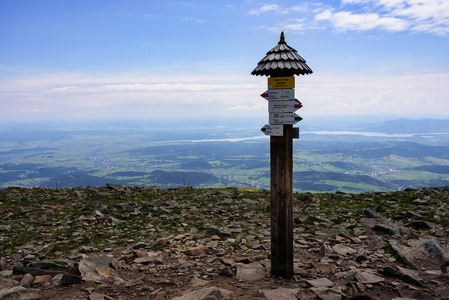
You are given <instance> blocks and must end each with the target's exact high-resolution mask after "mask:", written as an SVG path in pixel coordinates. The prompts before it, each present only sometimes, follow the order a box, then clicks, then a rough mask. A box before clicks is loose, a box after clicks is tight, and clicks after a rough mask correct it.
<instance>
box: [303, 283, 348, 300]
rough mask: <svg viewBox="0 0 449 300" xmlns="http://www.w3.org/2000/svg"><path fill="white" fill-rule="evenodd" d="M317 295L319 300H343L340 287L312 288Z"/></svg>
mask: <svg viewBox="0 0 449 300" xmlns="http://www.w3.org/2000/svg"><path fill="white" fill-rule="evenodd" d="M310 291H312V292H313V293H314V294H315V295H317V297H318V299H321V300H341V299H342V294H341V288H340V287H339V286H334V287H332V288H327V287H312V288H310Z"/></svg>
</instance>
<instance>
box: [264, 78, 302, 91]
mask: <svg viewBox="0 0 449 300" xmlns="http://www.w3.org/2000/svg"><path fill="white" fill-rule="evenodd" d="M294 88H295V77H293V76H291V77H270V78H268V89H294Z"/></svg>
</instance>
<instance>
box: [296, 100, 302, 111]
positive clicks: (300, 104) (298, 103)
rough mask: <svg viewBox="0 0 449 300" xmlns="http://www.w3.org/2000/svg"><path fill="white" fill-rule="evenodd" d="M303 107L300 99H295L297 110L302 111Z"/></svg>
mask: <svg viewBox="0 0 449 300" xmlns="http://www.w3.org/2000/svg"><path fill="white" fill-rule="evenodd" d="M301 107H302V103H301V102H299V100H298V99H295V109H300V108H301Z"/></svg>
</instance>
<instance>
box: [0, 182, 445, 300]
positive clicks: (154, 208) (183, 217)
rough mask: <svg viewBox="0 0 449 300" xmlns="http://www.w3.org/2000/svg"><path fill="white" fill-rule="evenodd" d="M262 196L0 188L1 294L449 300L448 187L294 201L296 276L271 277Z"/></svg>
mask: <svg viewBox="0 0 449 300" xmlns="http://www.w3.org/2000/svg"><path fill="white" fill-rule="evenodd" d="M269 199H270V195H269V192H267V191H260V190H248V189H236V188H227V189H192V188H186V187H184V188H178V189H158V188H156V187H148V188H142V187H123V186H120V185H108V186H107V187H103V188H93V187H89V188H73V189H68V188H66V189H47V188H32V189H23V188H6V189H1V190H0V216H1V218H0V299H52V300H54V299H90V300H97V299H115V300H118V299H186V300H187V299H192V300H193V299H405V298H407V299H448V298H449V276H448V274H447V272H446V267H447V266H448V265H449V249H448V248H447V246H448V242H449V241H448V236H449V227H448V222H449V215H448V213H449V188H448V187H442V188H425V189H421V190H406V191H403V192H395V193H370V194H341V193H336V194H295V195H294V199H295V200H294V208H293V210H294V224H295V228H294V241H295V244H294V246H295V248H294V249H295V261H294V273H295V275H294V278H292V279H289V280H285V279H282V278H274V277H272V276H270V259H269V258H270V254H269V252H270V251H269V250H270V200H269Z"/></svg>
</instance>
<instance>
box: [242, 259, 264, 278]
mask: <svg viewBox="0 0 449 300" xmlns="http://www.w3.org/2000/svg"><path fill="white" fill-rule="evenodd" d="M236 266H237V272H236V278H237V279H239V280H243V281H248V282H255V281H259V280H262V279H264V278H265V268H264V267H263V266H262V265H261V264H260V263H259V262H253V263H251V264H247V265H246V264H241V263H238V264H237V265H236Z"/></svg>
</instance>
